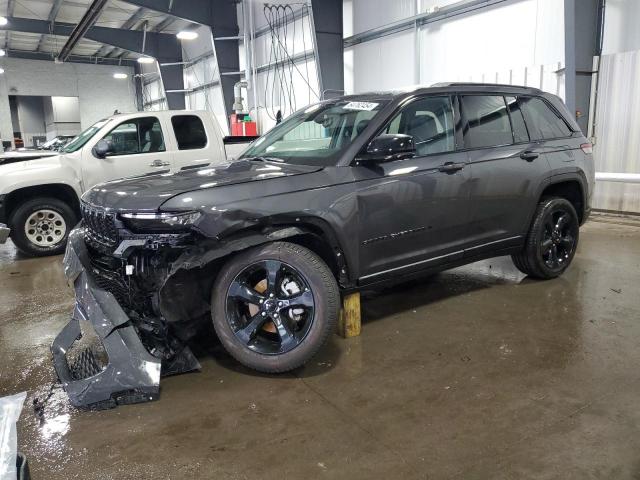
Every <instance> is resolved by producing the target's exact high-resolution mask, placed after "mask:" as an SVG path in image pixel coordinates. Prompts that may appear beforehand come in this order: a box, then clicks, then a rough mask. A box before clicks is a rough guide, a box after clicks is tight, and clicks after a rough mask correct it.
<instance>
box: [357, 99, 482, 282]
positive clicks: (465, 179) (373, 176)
mask: <svg viewBox="0 0 640 480" xmlns="http://www.w3.org/2000/svg"><path fill="white" fill-rule="evenodd" d="M455 118H457V115H455V116H454V107H453V103H452V99H451V98H450V97H449V96H429V97H421V98H418V99H416V100H414V101H413V102H411V103H410V104H409V105H407V106H405V107H403V109H402V110H401V111H400V112H399V113H398V114H397V115H396V116H395V117H394V118H393V119H392V120H391V122H390V123H389V124H388V125H387V127H385V128H384V129H383V131H382V132H381V133H402V134H408V135H412V136H413V139H414V142H415V144H416V156H415V157H413V158H408V159H405V160H397V161H392V162H386V163H377V164H373V165H371V164H369V163H366V164H365V163H363V164H362V165H360V166H358V167H354V175H355V177H356V181H357V182H358V183H357V196H358V212H359V222H360V239H359V242H360V270H361V276H360V282H361V283H362V284H367V283H373V282H375V281H378V280H383V279H385V278H388V277H394V276H399V275H403V274H405V273H409V272H412V271H418V270H422V269H425V268H429V267H432V266H437V265H439V264H441V263H446V262H450V261H455V260H456V259H459V258H461V257H462V254H463V250H464V248H465V247H466V246H467V237H466V235H467V222H468V217H469V198H468V195H469V194H468V189H469V179H470V172H469V168H468V165H467V154H466V152H460V151H456V143H457V141H456V138H458V137H459V133H456V132H455V128H454V125H455Z"/></svg>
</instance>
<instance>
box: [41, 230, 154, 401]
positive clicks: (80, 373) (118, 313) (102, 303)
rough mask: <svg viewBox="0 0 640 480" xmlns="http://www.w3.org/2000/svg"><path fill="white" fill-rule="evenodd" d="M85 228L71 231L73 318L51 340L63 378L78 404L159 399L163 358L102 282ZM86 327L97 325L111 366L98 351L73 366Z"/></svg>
mask: <svg viewBox="0 0 640 480" xmlns="http://www.w3.org/2000/svg"><path fill="white" fill-rule="evenodd" d="M83 234H84V229H83V228H82V227H80V228H76V229H75V230H73V231H72V232H71V234H70V235H69V241H68V244H67V251H66V253H65V257H64V272H65V275H66V276H67V279H68V281H69V283H72V284H73V287H74V290H75V294H76V304H75V308H74V310H73V314H72V317H71V320H70V321H69V323H68V324H67V325H66V326H65V327H64V329H63V330H62V331H61V332H60V334H59V335H58V336H57V337H56V339H55V340H54V342H53V344H52V346H51V351H52V353H53V364H54V367H55V370H56V373H57V375H58V378H59V379H60V382H61V383H62V385H63V387H64V389H65V391H66V392H67V394H68V395H69V399H70V401H71V404H72V405H74V406H76V407H89V408H111V407H115V406H116V405H119V404H127V403H138V402H144V401H150V400H154V399H156V398H157V397H158V395H159V392H160V372H161V360H160V359H158V358H155V357H154V356H152V355H151V354H150V353H149V352H148V351H147V350H146V349H145V347H144V345H143V344H142V342H141V341H140V338H139V337H138V334H137V333H136V330H135V328H134V327H133V326H132V325H131V323H130V320H129V318H128V316H127V314H126V313H125V312H124V311H123V310H122V308H121V307H120V305H119V304H118V302H117V301H116V299H115V297H114V296H113V295H112V294H111V293H108V292H106V291H104V290H101V289H100V288H98V286H97V285H96V283H95V281H94V280H93V278H92V275H91V273H90V271H91V269H90V263H89V259H88V255H87V250H86V247H85V244H84V239H83ZM81 327H82V328H81ZM85 329H90V330H91V329H92V330H93V332H95V335H96V336H97V337H98V340H99V341H100V342H101V344H102V346H103V347H104V352H106V355H107V357H108V360H107V363H106V365H105V366H103V367H99V366H98V365H97V362H96V361H95V359H94V358H93V356H92V355H89V356H87V355H84V354H83V355H81V356H80V358H79V359H77V360H76V362H75V364H73V365H71V366H70V364H69V363H70V362H69V352H70V349H72V348H73V345H74V343H75V342H76V341H78V340H80V339H81V338H82V331H83V330H85ZM79 364H81V365H80V366H79ZM87 365H88V368H87ZM79 367H81V368H79ZM87 372H88V373H89V375H88V376H86V374H87ZM83 377H84V378H83Z"/></svg>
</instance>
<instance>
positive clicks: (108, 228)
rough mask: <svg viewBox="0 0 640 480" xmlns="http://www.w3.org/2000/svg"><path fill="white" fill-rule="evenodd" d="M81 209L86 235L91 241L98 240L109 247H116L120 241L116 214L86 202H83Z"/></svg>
mask: <svg viewBox="0 0 640 480" xmlns="http://www.w3.org/2000/svg"><path fill="white" fill-rule="evenodd" d="M81 210H82V220H83V221H84V225H85V227H86V230H85V231H86V235H87V237H88V240H89V241H90V243H95V242H97V243H98V244H100V245H104V246H107V247H115V246H116V245H117V243H118V229H117V227H116V215H115V214H114V213H107V212H105V211H104V210H102V209H99V208H95V207H91V206H89V205H87V204H86V203H83V204H82V206H81Z"/></svg>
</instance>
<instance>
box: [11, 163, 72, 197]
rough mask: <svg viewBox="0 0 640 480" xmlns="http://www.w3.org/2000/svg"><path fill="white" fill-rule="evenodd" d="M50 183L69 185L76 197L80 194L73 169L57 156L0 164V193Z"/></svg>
mask: <svg viewBox="0 0 640 480" xmlns="http://www.w3.org/2000/svg"><path fill="white" fill-rule="evenodd" d="M52 184H59V185H65V186H68V187H71V188H72V189H73V190H74V191H75V192H76V195H77V196H78V198H80V196H81V195H82V187H81V185H80V179H79V178H78V176H77V175H76V172H75V170H74V169H73V168H71V167H70V166H69V165H65V164H63V163H62V162H61V161H60V157H58V156H55V157H48V158H41V159H37V160H28V161H26V162H19V163H9V164H7V165H1V166H0V194H4V195H6V194H9V193H11V192H14V191H16V190H20V189H21V188H26V187H37V186H44V185H52Z"/></svg>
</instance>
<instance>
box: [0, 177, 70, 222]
mask: <svg viewBox="0 0 640 480" xmlns="http://www.w3.org/2000/svg"><path fill="white" fill-rule="evenodd" d="M37 197H52V198H57V199H58V200H61V201H63V202H65V203H66V204H68V205H69V206H70V207H71V208H72V209H73V211H74V212H75V213H76V215H79V213H80V199H79V198H78V193H77V192H76V190H75V188H73V187H72V186H71V185H69V184H66V183H49V184H43V185H32V186H28V187H21V188H17V189H15V190H13V191H11V192H9V193H7V194H6V196H5V199H4V209H5V217H6V218H7V220H8V219H10V218H11V215H12V214H13V212H14V211H15V209H16V208H17V207H18V206H19V205H20V204H21V203H22V202H24V201H25V200H30V199H32V198H37Z"/></svg>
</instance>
